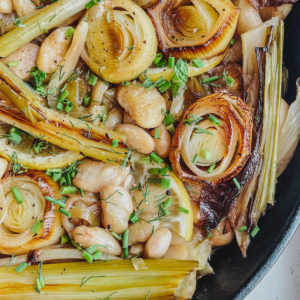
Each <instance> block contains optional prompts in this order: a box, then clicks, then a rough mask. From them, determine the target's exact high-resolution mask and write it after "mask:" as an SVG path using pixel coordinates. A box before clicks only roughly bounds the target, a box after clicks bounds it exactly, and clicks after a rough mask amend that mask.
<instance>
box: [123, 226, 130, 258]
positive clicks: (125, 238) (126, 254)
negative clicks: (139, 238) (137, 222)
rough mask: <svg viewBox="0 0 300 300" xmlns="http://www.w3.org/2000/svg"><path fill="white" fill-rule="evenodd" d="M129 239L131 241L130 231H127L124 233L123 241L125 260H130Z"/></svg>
mask: <svg viewBox="0 0 300 300" xmlns="http://www.w3.org/2000/svg"><path fill="white" fill-rule="evenodd" d="M128 239H129V230H128V229H126V230H125V231H124V233H123V241H122V248H123V254H124V258H125V259H126V258H128Z"/></svg>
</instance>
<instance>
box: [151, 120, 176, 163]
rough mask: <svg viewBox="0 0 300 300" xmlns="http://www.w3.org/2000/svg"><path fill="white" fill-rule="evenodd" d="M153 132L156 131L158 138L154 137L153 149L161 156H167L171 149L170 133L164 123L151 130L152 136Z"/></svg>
mask: <svg viewBox="0 0 300 300" xmlns="http://www.w3.org/2000/svg"><path fill="white" fill-rule="evenodd" d="M155 132H158V135H159V136H158V138H154V144H155V147H154V151H155V152H156V153H157V154H158V155H159V156H161V157H162V158H167V157H168V156H169V153H170V149H171V135H170V133H169V131H168V130H167V128H166V126H165V125H164V124H161V125H159V126H158V127H156V128H155V129H153V130H152V131H151V135H152V136H153V137H154V136H155Z"/></svg>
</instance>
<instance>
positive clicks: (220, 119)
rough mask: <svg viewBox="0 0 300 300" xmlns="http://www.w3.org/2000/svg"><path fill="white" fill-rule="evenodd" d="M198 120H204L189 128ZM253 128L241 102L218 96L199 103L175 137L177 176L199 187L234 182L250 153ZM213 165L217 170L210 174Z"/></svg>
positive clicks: (189, 111) (171, 157)
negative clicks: (213, 120)
mask: <svg viewBox="0 0 300 300" xmlns="http://www.w3.org/2000/svg"><path fill="white" fill-rule="evenodd" d="M199 117H201V118H202V119H201V120H200V121H197V122H194V123H195V124H191V125H188V124H187V121H188V120H196V119H197V118H199ZM212 118H216V119H217V121H215V122H212V121H211V119H212ZM252 127H253V122H252V116H251V112H250V110H249V107H248V106H247V105H246V104H245V103H244V102H243V101H242V100H241V99H240V98H238V97H236V96H233V95H231V94H227V93H217V94H213V95H210V96H207V97H205V98H203V99H199V100H198V101H196V102H195V103H194V104H192V105H191V106H190V107H189V109H188V110H187V111H186V113H185V115H184V116H183V118H182V120H181V122H180V124H179V125H178V127H177V129H176V132H175V134H174V137H173V140H172V149H171V153H170V160H171V163H172V168H173V170H174V172H175V173H176V175H177V176H179V177H180V178H182V179H184V180H186V181H190V182H193V183H198V184H199V183H200V184H203V183H207V182H210V183H215V184H219V183H222V182H225V181H228V180H230V179H232V178H233V177H234V176H235V175H236V174H238V173H239V172H240V170H241V169H242V168H243V166H244V165H245V163H246V161H247V160H248V158H249V155H250V153H251V140H252ZM196 155H197V156H196ZM195 156H196V159H195ZM195 160H197V163H195ZM213 164H215V168H214V169H213V170H210V171H209V172H208V170H209V167H210V166H211V165H213Z"/></svg>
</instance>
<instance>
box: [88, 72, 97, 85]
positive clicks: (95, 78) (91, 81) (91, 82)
mask: <svg viewBox="0 0 300 300" xmlns="http://www.w3.org/2000/svg"><path fill="white" fill-rule="evenodd" d="M97 81H98V77H97V76H95V75H94V74H92V75H91V76H90V78H89V84H90V85H92V86H95V85H96V83H97Z"/></svg>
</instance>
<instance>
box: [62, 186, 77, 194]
mask: <svg viewBox="0 0 300 300" xmlns="http://www.w3.org/2000/svg"><path fill="white" fill-rule="evenodd" d="M76 192H77V188H76V187H75V186H63V187H61V189H60V193H61V194H74V193H76Z"/></svg>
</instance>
